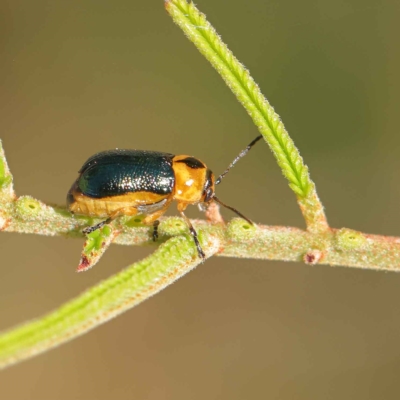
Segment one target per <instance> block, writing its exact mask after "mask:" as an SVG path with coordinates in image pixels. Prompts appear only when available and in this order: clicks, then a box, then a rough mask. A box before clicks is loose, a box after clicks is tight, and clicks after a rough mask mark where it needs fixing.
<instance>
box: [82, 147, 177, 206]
mask: <svg viewBox="0 0 400 400" xmlns="http://www.w3.org/2000/svg"><path fill="white" fill-rule="evenodd" d="M172 158H173V155H172V154H168V153H160V152H155V151H143V150H111V151H104V152H102V153H98V154H96V155H94V156H93V157H91V158H89V159H88V160H87V161H86V163H85V164H84V165H83V167H82V168H81V170H80V173H81V175H80V177H79V178H78V181H77V185H78V187H79V189H80V190H81V192H82V193H83V194H84V195H86V196H89V197H93V198H103V197H108V196H118V195H121V194H125V193H129V192H151V193H155V194H169V193H171V192H172V189H173V187H174V182H175V178H174V171H173V169H172Z"/></svg>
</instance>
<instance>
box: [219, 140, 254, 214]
mask: <svg viewBox="0 0 400 400" xmlns="http://www.w3.org/2000/svg"><path fill="white" fill-rule="evenodd" d="M261 138H262V135H260V136H257V137H256V138H255V139H254V140H253V141H252V142H251V143H250V144H249V145H248V146H247V147H246V148H245V149H244V150H242V151H241V152H240V153H239V155H238V156H237V157H236V158H235V159H234V160H233V161H232V162H231V163H230V165H229V167H228V168H227V169H226V170H225V171H224V172H223V173H222V174H221V175H220V176H219V177H218V179H217V180H216V181H215V184H216V185H219V184H220V183H221V181H222V178H223V177H224V176H225V175H226V174H227V173H228V172H229V170H230V169H231V168H232V167H233V166H234V165H235V164H236V163H237V162H238V161H239V160H240V159H241V158H242V157H244V156H245V155H246V154H247V153H248V152H249V150H250V149H251V148H252V147H253V146H254V145H255V144H256V143H257V142H258V141H259V140H260V139H261ZM225 207H227V206H225ZM228 208H229V207H228ZM235 212H236V213H237V211H235ZM245 219H246V218H245Z"/></svg>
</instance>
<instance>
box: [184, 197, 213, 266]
mask: <svg viewBox="0 0 400 400" xmlns="http://www.w3.org/2000/svg"><path fill="white" fill-rule="evenodd" d="M186 207H187V204H186V203H178V211H179V214H181V216H182V218H183V219H184V220H185V222H186V224H187V226H188V227H189V232H190V234H191V235H192V236H193V240H194V243H195V244H196V247H197V253H198V254H199V257H200V258H202V259H203V261H204V260H205V258H206V255H205V254H204V251H203V249H202V248H201V246H200V242H199V238H198V236H197V232H196V229H194V228H193V225H192V223H191V222H190V219H189V218H188V217H187V216H186V215H185V214H184V212H183V211H185V209H186Z"/></svg>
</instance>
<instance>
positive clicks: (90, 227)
mask: <svg viewBox="0 0 400 400" xmlns="http://www.w3.org/2000/svg"><path fill="white" fill-rule="evenodd" d="M112 220H113V218H111V217H110V218H107V219H106V220H104V221H101V222H99V223H98V224H96V225H93V226H88V227H87V228H85V229H84V230H83V231H82V233H84V234H85V235H88V234H89V233H92V232H94V231H97V229H100V228H102V227H103V226H104V225H108V224H109V223H110V222H112Z"/></svg>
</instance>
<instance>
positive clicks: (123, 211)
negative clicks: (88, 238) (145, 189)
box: [82, 207, 138, 235]
mask: <svg viewBox="0 0 400 400" xmlns="http://www.w3.org/2000/svg"><path fill="white" fill-rule="evenodd" d="M137 213H138V211H137V209H136V208H135V207H123V208H119V209H118V210H115V211H114V212H113V213H112V214H111V215H110V216H109V217H108V218H107V219H106V220H104V221H101V222H99V223H98V224H96V225H93V226H89V227H87V228H85V229H84V230H83V231H82V232H83V233H84V234H86V235H87V234H88V233H91V232H94V231H96V230H97V229H100V228H102V227H103V226H104V225H108V224H109V223H111V222H112V221H114V219H115V218H117V217H119V216H120V215H129V216H134V215H136V214H137Z"/></svg>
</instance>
